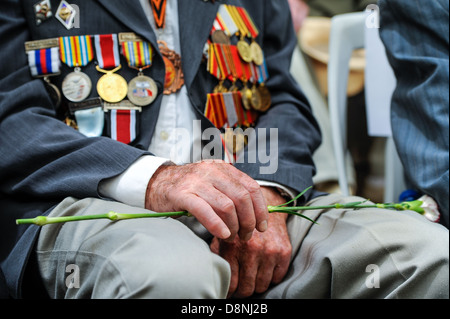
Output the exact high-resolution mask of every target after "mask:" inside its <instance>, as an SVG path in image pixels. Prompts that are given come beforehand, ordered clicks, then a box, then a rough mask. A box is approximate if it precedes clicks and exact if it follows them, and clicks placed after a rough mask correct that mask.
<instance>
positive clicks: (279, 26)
mask: <svg viewBox="0 0 450 319" xmlns="http://www.w3.org/2000/svg"><path fill="white" fill-rule="evenodd" d="M256 3H258V5H256ZM255 8H259V9H255ZM247 10H249V12H250V15H252V10H263V13H262V14H259V15H257V14H255V16H259V17H261V18H260V19H259V20H257V21H256V24H257V25H258V26H259V27H260V32H261V33H260V36H259V37H261V39H260V41H261V43H260V44H261V47H262V48H263V50H264V55H265V58H266V62H267V68H268V73H269V78H268V80H267V83H266V85H267V88H268V89H269V90H270V93H271V98H272V106H271V107H270V109H269V111H268V112H267V113H265V114H263V115H262V116H260V118H259V120H258V124H257V126H256V128H255V132H256V136H257V138H256V139H253V140H251V139H250V140H249V147H248V149H247V153H249V152H252V149H253V151H254V150H255V149H257V151H256V152H257V154H256V156H252V154H246V155H245V156H248V158H249V159H251V158H255V157H256V159H257V163H256V164H253V165H248V164H245V163H241V164H240V163H237V164H236V167H238V168H239V169H241V170H242V171H244V172H246V173H247V174H249V175H250V176H252V177H253V178H255V179H257V180H262V181H269V182H276V183H278V184H281V185H284V186H286V187H289V188H291V189H293V190H295V191H297V192H301V191H302V190H304V189H306V188H308V187H310V186H313V181H312V177H313V175H314V174H315V166H314V163H313V160H312V155H313V152H314V151H315V150H316V149H317V147H318V146H319V145H320V142H321V134H320V131H319V127H318V124H317V122H316V120H315V118H314V116H313V114H312V111H311V108H310V105H309V104H308V101H307V99H306V97H305V95H304V94H303V93H302V91H301V89H300V88H299V86H298V84H297V82H296V81H295V80H294V79H293V77H292V75H291V74H290V71H289V70H290V63H291V59H292V54H293V51H294V49H295V46H296V45H297V38H296V36H295V32H294V27H293V25H292V21H291V15H290V11H289V5H288V2H287V1H269V0H267V1H264V2H263V5H261V2H260V1H250V5H249V6H248V7H247ZM258 39H259V38H258ZM260 129H262V131H260ZM264 132H265V134H266V140H267V143H266V145H265V149H264V147H262V148H261V146H264V145H261V144H260V142H261V139H260V137H261V134H260V133H264ZM275 132H277V136H275ZM257 140H258V141H257ZM252 143H256V144H258V145H257V146H255V145H254V144H252ZM252 146H253V147H252ZM249 149H250V150H249ZM253 155H254V154H253ZM265 155H267V157H266V156H265Z"/></svg>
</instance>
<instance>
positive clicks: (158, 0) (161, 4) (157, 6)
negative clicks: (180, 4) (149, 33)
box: [150, 0, 167, 29]
mask: <svg viewBox="0 0 450 319" xmlns="http://www.w3.org/2000/svg"><path fill="white" fill-rule="evenodd" d="M150 4H151V6H152V11H153V17H154V18H155V24H156V27H157V28H158V29H164V27H165V25H166V5H167V1H166V0H150Z"/></svg>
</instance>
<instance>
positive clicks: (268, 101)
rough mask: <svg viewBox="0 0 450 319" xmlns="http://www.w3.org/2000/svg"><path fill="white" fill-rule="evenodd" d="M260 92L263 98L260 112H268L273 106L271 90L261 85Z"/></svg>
mask: <svg viewBox="0 0 450 319" xmlns="http://www.w3.org/2000/svg"><path fill="white" fill-rule="evenodd" d="M258 92H259V95H260V97H261V108H260V109H259V111H260V112H266V111H267V110H268V109H269V108H270V106H271V105H272V98H271V95H270V92H269V89H268V88H267V86H265V85H264V84H261V85H260V86H259V87H258Z"/></svg>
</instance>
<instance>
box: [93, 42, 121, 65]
mask: <svg viewBox="0 0 450 319" xmlns="http://www.w3.org/2000/svg"><path fill="white" fill-rule="evenodd" d="M95 51H96V53H97V61H98V66H99V67H100V68H101V69H105V70H106V69H114V68H116V67H118V66H119V65H120V57H119V46H118V40H117V34H101V35H96V36H95Z"/></svg>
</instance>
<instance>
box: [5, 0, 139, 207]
mask: <svg viewBox="0 0 450 319" xmlns="http://www.w3.org/2000/svg"><path fill="white" fill-rule="evenodd" d="M29 37H30V35H29V30H28V24H27V21H26V19H25V17H24V12H23V8H22V4H21V2H20V1H19V0H4V1H1V2H0V42H1V43H2V49H1V50H0V61H2V62H1V63H2V65H1V67H0V193H2V194H3V195H5V196H10V197H18V198H31V199H33V198H39V199H40V200H46V199H47V200H53V201H59V200H62V199H63V198H65V197H67V196H76V197H79V198H83V197H87V196H98V191H97V187H98V184H99V182H100V181H101V180H102V179H105V178H108V177H112V176H115V175H118V174H120V173H121V172H123V171H124V170H125V169H126V168H127V167H128V166H129V165H130V164H131V163H133V162H134V161H135V160H136V159H137V158H139V157H140V156H141V155H143V154H144V152H143V151H140V150H138V149H135V148H132V147H129V146H127V145H124V144H123V145H122V144H121V143H117V142H115V141H112V140H110V139H107V138H86V137H85V136H83V135H82V134H80V133H78V132H77V131H75V130H74V129H72V128H70V127H68V126H67V125H65V124H64V123H63V122H62V121H61V120H59V119H58V118H57V116H56V111H55V108H54V105H53V102H52V100H51V98H50V97H49V94H48V93H47V91H46V88H45V85H44V82H43V81H42V80H41V79H33V78H32V77H31V75H30V71H29V67H28V62H27V57H26V55H25V51H24V43H25V41H28V40H30V39H29Z"/></svg>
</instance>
